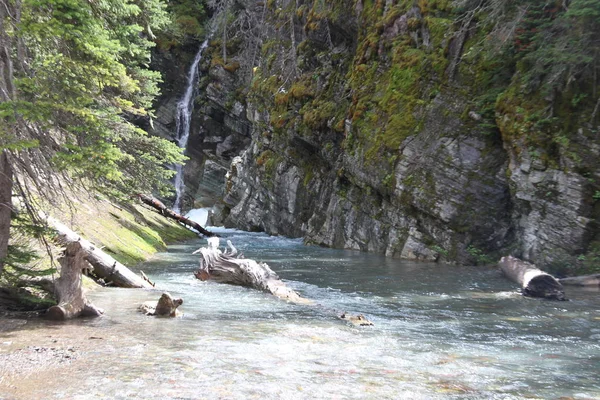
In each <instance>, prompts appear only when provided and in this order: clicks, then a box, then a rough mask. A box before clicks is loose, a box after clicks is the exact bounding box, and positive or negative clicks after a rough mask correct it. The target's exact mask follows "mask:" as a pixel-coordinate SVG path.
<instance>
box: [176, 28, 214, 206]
mask: <svg viewBox="0 0 600 400" xmlns="http://www.w3.org/2000/svg"><path fill="white" fill-rule="evenodd" d="M207 46H208V39H206V40H205V41H204V42H203V43H202V45H201V46H200V49H198V53H196V57H194V62H192V66H191V67H190V71H189V72H188V75H187V86H186V88H185V93H184V94H183V97H182V98H181V100H179V102H178V103H177V115H176V117H175V121H176V127H177V145H178V146H179V147H180V148H182V149H185V148H186V147H187V143H188V139H189V137H190V122H191V120H192V112H193V111H194V97H195V93H196V84H197V83H198V77H199V76H198V75H199V74H198V64H200V60H202V53H204V50H205V49H206V47H207ZM175 171H176V174H175V193H176V197H175V203H174V204H173V210H174V211H175V212H178V213H179V212H180V211H181V198H182V195H183V191H184V188H185V184H184V182H183V165H177V166H176V167H175Z"/></svg>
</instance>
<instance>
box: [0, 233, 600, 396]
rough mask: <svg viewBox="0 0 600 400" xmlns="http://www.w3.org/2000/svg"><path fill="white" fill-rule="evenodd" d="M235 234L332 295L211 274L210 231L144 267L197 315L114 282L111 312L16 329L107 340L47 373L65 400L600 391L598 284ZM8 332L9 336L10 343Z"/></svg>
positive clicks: (288, 274) (51, 387)
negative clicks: (151, 310)
mask: <svg viewBox="0 0 600 400" xmlns="http://www.w3.org/2000/svg"><path fill="white" fill-rule="evenodd" d="M219 233H220V234H221V235H222V236H224V238H223V239H222V240H225V239H230V240H232V241H233V243H234V244H235V245H236V246H237V247H238V249H239V250H241V251H243V252H244V254H245V256H246V257H249V258H254V259H257V260H261V261H266V262H267V263H269V265H270V266H271V267H272V269H273V270H275V271H276V272H277V273H278V274H279V275H280V277H281V278H282V279H283V280H284V281H286V283H288V284H289V285H290V286H292V287H293V288H294V289H296V290H297V291H299V292H300V293H301V294H302V295H303V296H304V297H307V298H311V299H313V300H315V303H316V304H315V305H313V306H306V305H294V304H288V303H286V302H284V301H281V300H279V299H277V298H275V297H273V296H270V295H268V294H265V293H261V292H257V291H254V290H250V289H246V288H242V287H236V286H229V285H223V284H216V283H212V282H201V281H198V280H196V279H195V278H194V277H193V275H192V272H193V271H194V270H195V268H196V265H197V257H196V256H193V255H191V254H190V253H191V252H192V251H193V250H195V249H196V248H198V247H200V246H201V245H203V244H204V243H205V241H202V240H200V239H198V240H196V241H193V242H189V243H186V244H182V245H176V246H171V247H170V248H169V251H168V252H167V253H163V254H159V255H157V256H156V257H155V258H154V259H153V260H152V261H150V262H148V263H146V264H145V265H143V269H144V271H145V272H146V274H147V275H148V276H149V277H150V278H151V279H152V280H155V281H156V283H157V286H158V287H160V288H161V290H167V291H169V292H170V293H172V294H173V295H174V296H176V297H182V298H183V299H184V301H185V302H184V304H183V306H181V310H182V311H183V313H184V315H183V317H182V318H177V319H158V318H154V317H146V316H143V315H141V314H139V313H137V312H136V305H137V304H139V303H140V302H142V301H146V300H151V299H152V300H155V299H157V298H158V297H159V294H160V292H159V291H143V290H125V289H107V288H104V289H100V290H96V291H94V292H92V293H91V294H90V297H91V299H92V300H93V302H94V303H95V304H97V305H99V306H101V307H104V308H105V309H106V312H107V314H106V316H104V317H102V318H99V319H92V320H84V321H75V322H71V323H69V324H68V325H65V324H61V325H49V323H44V322H37V324H38V325H37V326H36V325H35V324H34V325H33V326H30V327H29V329H24V330H22V331H17V332H16V333H15V334H14V335H13V338H15V337H17V336H19V337H21V338H22V339H21V340H22V341H23V340H25V339H23V338H26V337H27V335H32V337H36V336H35V332H36V331H37V332H38V333H37V335H38V336H39V335H40V333H39V332H40V331H39V329H38V328H44V329H45V330H41V332H44V334H47V335H50V337H51V338H54V339H53V340H55V341H56V340H59V343H61V342H60V340H62V339H61V338H62V337H63V336H61V335H67V334H69V335H71V336H79V337H84V338H85V339H87V338H88V337H89V339H90V340H88V342H93V343H92V345H91V347H90V349H89V350H88V353H86V354H87V356H83V355H82V356H81V358H80V359H79V360H75V361H73V362H72V363H70V364H69V365H68V366H64V367H62V369H59V370H58V371H59V373H56V372H53V371H54V370H52V371H50V372H48V374H46V375H41V376H39V377H38V380H40V381H42V380H43V382H44V383H43V384H42V383H40V385H41V387H43V388H44V389H43V393H45V394H47V395H48V396H49V397H48V398H64V399H90V398H107V399H126V398H127V399H129V398H134V399H221V398H222V399H252V398H255V399H523V398H541V399H559V398H586V399H587V398H594V399H599V398H600V379H599V376H600V295H599V294H598V292H585V291H581V290H576V291H569V292H568V296H569V297H570V298H571V301H568V302H551V301H544V300H539V299H530V298H524V297H522V296H520V295H519V294H518V292H517V291H516V289H515V285H514V284H512V283H511V282H509V281H507V280H506V279H505V278H503V277H502V276H501V275H500V273H499V272H498V271H497V270H496V269H493V268H482V267H457V266H450V265H440V264H428V263H413V262H407V261H401V260H396V259H390V258H385V257H379V256H375V255H372V254H365V253H359V252H352V251H343V250H332V249H325V248H320V247H309V246H304V245H302V243H301V241H299V240H291V239H285V238H281V237H271V236H267V235H265V234H258V233H245V232H239V231H233V230H225V229H220V230H219ZM342 312H348V313H353V314H364V315H365V316H366V317H367V318H368V319H370V320H371V321H372V322H373V323H374V324H375V325H374V326H372V327H362V328H357V327H354V326H350V325H348V324H346V323H345V322H344V321H342V320H339V319H337V318H336V316H337V315H338V314H341V313H342ZM29 325H31V323H30V324H29ZM48 329H51V330H50V331H48ZM8 339H9V338H6V337H3V336H2V335H0V342H2V341H3V340H8ZM92 339H97V340H92ZM15 340H16V339H15ZM60 371H62V372H60ZM49 376H50V377H49ZM66 377H69V378H70V380H69V379H67V378H66ZM73 378H74V379H73ZM50 381H51V382H53V383H52V384H49V383H48V382H50ZM35 393H39V392H35ZM1 397H2V396H1V394H0V398H1ZM41 397H42V398H43V396H41Z"/></svg>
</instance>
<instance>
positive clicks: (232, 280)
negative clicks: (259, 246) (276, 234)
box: [194, 238, 312, 304]
mask: <svg viewBox="0 0 600 400" xmlns="http://www.w3.org/2000/svg"><path fill="white" fill-rule="evenodd" d="M227 244H228V245H229V247H230V249H231V250H230V251H229V252H226V253H223V252H221V250H219V248H218V247H219V239H218V238H209V239H208V247H202V248H200V249H198V250H196V251H195V252H194V254H197V253H200V268H199V269H198V270H197V271H196V272H195V273H194V275H195V276H196V278H198V279H200V280H202V281H206V280H209V279H210V280H214V281H216V282H219V283H228V284H232V285H239V286H246V287H250V288H253V289H257V290H261V291H264V292H268V293H271V294H272V295H274V296H277V297H279V298H280V299H283V300H287V301H291V302H293V303H302V304H308V303H312V301H310V300H308V299H305V298H303V297H301V296H300V295H299V294H298V293H296V292H295V291H293V290H292V289H290V288H289V287H287V286H286V285H285V283H283V282H282V281H281V280H280V279H279V276H277V274H276V273H275V272H273V270H271V268H269V266H268V265H267V264H265V263H257V262H256V261H254V260H251V259H248V258H242V256H241V255H240V256H239V257H236V256H237V250H236V249H235V247H233V245H232V244H231V242H230V241H227Z"/></svg>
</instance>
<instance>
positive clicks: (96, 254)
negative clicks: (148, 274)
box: [48, 218, 153, 289]
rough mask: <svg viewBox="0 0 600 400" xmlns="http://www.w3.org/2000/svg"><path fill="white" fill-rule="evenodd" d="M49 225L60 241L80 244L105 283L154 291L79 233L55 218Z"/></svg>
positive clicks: (141, 279)
mask: <svg viewBox="0 0 600 400" xmlns="http://www.w3.org/2000/svg"><path fill="white" fill-rule="evenodd" d="M48 224H49V225H50V226H51V227H52V228H54V229H55V230H56V231H57V232H58V236H59V241H60V242H62V243H64V244H69V243H79V244H80V245H81V248H82V249H83V251H84V257H85V259H86V261H87V262H89V263H90V264H91V265H92V266H93V267H94V274H95V275H96V276H97V277H99V278H102V279H103V280H104V281H105V282H107V283H108V282H110V283H111V284H113V285H114V286H118V287H125V288H145V289H152V288H153V286H152V285H151V284H150V283H149V282H146V281H145V280H144V279H143V278H142V277H141V276H138V275H136V274H135V273H134V272H132V271H131V270H130V269H129V268H127V267H126V266H124V265H123V264H121V263H120V262H118V261H117V260H115V259H114V258H112V257H111V256H109V255H108V254H106V253H105V252H103V251H102V250H100V249H99V248H97V247H96V246H94V245H93V244H92V243H90V242H89V241H87V240H85V239H83V238H82V237H81V236H79V235H78V234H77V233H75V232H73V231H72V230H71V229H69V228H67V226H65V225H64V224H62V223H60V222H58V221H57V220H55V219H53V218H48Z"/></svg>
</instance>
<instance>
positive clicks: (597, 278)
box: [558, 274, 600, 287]
mask: <svg viewBox="0 0 600 400" xmlns="http://www.w3.org/2000/svg"><path fill="white" fill-rule="evenodd" d="M558 281H559V282H560V283H562V284H563V285H571V286H589V287H594V286H596V287H600V274H594V275H581V276H572V277H569V278H562V279H559V280H558Z"/></svg>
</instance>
